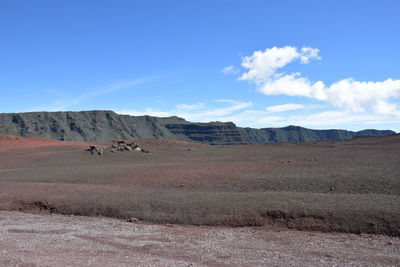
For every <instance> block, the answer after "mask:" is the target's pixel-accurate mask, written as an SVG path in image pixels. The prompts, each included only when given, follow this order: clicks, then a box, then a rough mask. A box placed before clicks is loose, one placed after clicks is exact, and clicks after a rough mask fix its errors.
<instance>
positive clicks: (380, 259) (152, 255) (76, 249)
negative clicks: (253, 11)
mask: <svg viewBox="0 0 400 267" xmlns="http://www.w3.org/2000/svg"><path fill="white" fill-rule="evenodd" d="M204 265H213V266H217V265H218V266H223V265H241V266H261V265H263V266H266V265H268V266H399V265H400V239H399V238H396V237H388V236H381V235H367V234H363V235H355V234H338V233H336V234H335V233H319V232H307V231H295V230H288V229H269V228H265V227H262V228H260V227H257V228H251V227H244V228H227V227H203V226H200V227H196V226H177V225H154V224H147V223H141V222H139V223H128V222H123V221H120V220H116V219H110V218H101V217H99V218H94V217H80V216H64V215H33V214H27V213H20V212H4V211H3V212H0V266H204Z"/></svg>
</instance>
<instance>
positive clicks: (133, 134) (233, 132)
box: [0, 110, 395, 145]
mask: <svg viewBox="0 0 400 267" xmlns="http://www.w3.org/2000/svg"><path fill="white" fill-rule="evenodd" d="M394 133H395V132H393V131H389V130H384V131H379V130H363V131H359V132H352V131H346V130H311V129H307V128H302V127H299V126H288V127H283V128H263V129H254V128H240V127H237V126H236V125H235V124H234V123H232V122H226V123H223V122H210V123H191V122H188V121H185V120H184V119H182V118H178V117H167V118H158V117H151V116H128V115H119V114H117V113H115V112H113V111H107V110H100V111H98V110H95V111H81V112H29V113H1V114H0V134H8V135H15V136H21V137H42V138H50V139H57V140H66V141H88V142H108V141H111V140H118V139H120V140H129V139H141V138H151V137H157V138H161V139H172V140H182V141H195V142H201V143H206V144H212V145H230V144H260V143H268V142H311V141H321V140H346V139H351V138H353V137H358V136H381V135H387V134H394Z"/></svg>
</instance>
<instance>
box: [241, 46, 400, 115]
mask: <svg viewBox="0 0 400 267" xmlns="http://www.w3.org/2000/svg"><path fill="white" fill-rule="evenodd" d="M318 53H319V50H318V49H316V48H310V47H303V48H301V49H298V48H296V47H291V46H285V47H283V48H277V47H273V48H270V49H266V50H265V51H264V52H262V51H256V52H254V53H253V55H252V56H249V57H244V58H243V59H242V66H243V67H244V68H246V69H248V71H247V72H245V73H243V74H242V75H241V76H240V79H241V80H248V81H251V82H253V83H255V84H256V85H257V87H258V90H259V91H260V92H261V93H263V94H266V95H287V96H302V97H308V98H312V99H316V100H319V101H323V102H326V103H329V104H331V105H333V106H334V107H336V108H339V109H342V110H346V111H349V112H377V113H380V114H391V115H393V116H398V115H399V114H400V110H399V107H398V105H396V104H395V103H393V101H394V100H396V99H397V100H398V98H399V97H400V80H393V79H387V80H385V81H356V80H354V79H351V78H348V79H343V80H339V81H337V82H334V83H333V84H331V85H330V86H327V85H325V84H324V82H323V81H316V82H312V81H310V80H309V79H308V78H307V77H303V76H301V74H300V73H298V72H295V73H289V74H286V73H284V72H279V71H278V70H279V69H281V68H284V67H285V66H286V65H287V64H289V63H291V62H293V61H295V60H299V61H300V62H301V63H309V62H310V61H311V59H319V56H318Z"/></svg>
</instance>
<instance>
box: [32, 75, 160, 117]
mask: <svg viewBox="0 0 400 267" xmlns="http://www.w3.org/2000/svg"><path fill="white" fill-rule="evenodd" d="M154 79H156V78H155V77H150V76H149V77H144V78H139V79H134V80H129V81H121V82H116V83H111V84H108V85H106V86H104V87H102V88H99V89H97V90H93V91H89V92H86V93H83V94H80V95H77V96H74V97H69V98H63V99H58V100H56V101H54V102H53V103H51V104H49V105H45V106H41V107H36V108H34V109H32V111H38V110H42V111H63V110H66V109H68V108H71V107H74V106H76V105H78V104H81V103H84V102H86V101H88V100H90V99H93V98H96V97H98V96H103V95H108V94H112V93H115V92H117V91H120V90H124V89H128V88H132V87H135V86H137V85H141V84H145V83H148V82H151V81H153V80H154Z"/></svg>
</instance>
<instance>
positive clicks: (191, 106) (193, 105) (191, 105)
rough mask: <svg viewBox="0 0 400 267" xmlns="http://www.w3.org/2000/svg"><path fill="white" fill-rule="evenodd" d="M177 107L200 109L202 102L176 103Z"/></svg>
mask: <svg viewBox="0 0 400 267" xmlns="http://www.w3.org/2000/svg"><path fill="white" fill-rule="evenodd" d="M176 107H177V108H178V109H188V110H191V109H200V108H203V107H204V103H197V104H178V105H176Z"/></svg>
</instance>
